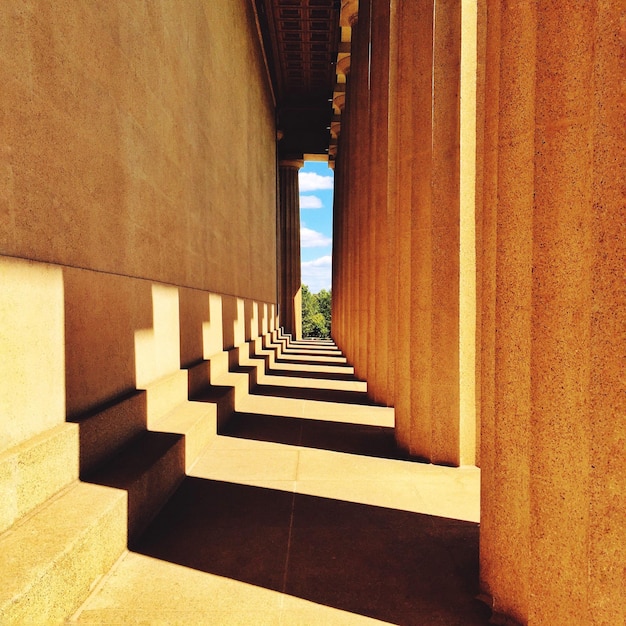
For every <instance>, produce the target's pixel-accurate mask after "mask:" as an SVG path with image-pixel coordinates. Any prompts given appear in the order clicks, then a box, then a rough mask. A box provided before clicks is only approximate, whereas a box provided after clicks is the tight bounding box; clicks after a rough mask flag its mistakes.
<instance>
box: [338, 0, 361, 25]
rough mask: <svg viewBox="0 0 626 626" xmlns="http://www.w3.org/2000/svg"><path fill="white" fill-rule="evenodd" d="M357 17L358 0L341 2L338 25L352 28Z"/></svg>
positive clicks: (343, 0)
mask: <svg viewBox="0 0 626 626" xmlns="http://www.w3.org/2000/svg"><path fill="white" fill-rule="evenodd" d="M358 17H359V0H342V2H341V12H340V14H339V24H340V25H341V26H349V27H352V26H354V25H355V24H356V22H357V20H358Z"/></svg>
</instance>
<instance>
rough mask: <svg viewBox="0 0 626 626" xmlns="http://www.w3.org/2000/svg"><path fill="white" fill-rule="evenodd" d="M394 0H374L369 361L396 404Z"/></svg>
mask: <svg viewBox="0 0 626 626" xmlns="http://www.w3.org/2000/svg"><path fill="white" fill-rule="evenodd" d="M389 20H390V3H389V0H372V5H371V19H370V24H371V26H370V28H371V36H370V40H371V62H370V136H369V145H370V153H369V159H370V161H369V172H370V205H371V216H372V219H371V228H370V237H371V243H370V250H371V259H372V269H371V271H372V275H373V284H372V288H371V297H372V300H371V304H370V313H371V314H370V316H369V325H370V327H369V337H370V351H371V357H370V358H371V363H370V364H368V381H367V382H368V391H369V393H370V395H371V396H372V398H373V399H374V400H376V401H377V402H381V403H384V404H387V405H388V406H391V405H392V403H393V397H392V394H391V393H390V389H389V379H390V378H392V377H390V376H389V372H390V362H393V361H392V355H391V352H392V350H393V347H392V346H390V345H389V339H390V333H389V329H390V322H392V321H393V320H394V319H395V317H393V316H392V315H391V310H390V305H389V293H390V288H391V284H390V281H389V279H388V271H389V265H390V262H391V258H392V252H393V250H394V246H393V240H391V239H390V232H389V231H390V224H389V217H388V210H387V208H388V204H389V203H388V200H387V193H388V175H389V171H388V159H387V154H388V149H389V141H388V118H389V70H390V68H389V26H390V22H389Z"/></svg>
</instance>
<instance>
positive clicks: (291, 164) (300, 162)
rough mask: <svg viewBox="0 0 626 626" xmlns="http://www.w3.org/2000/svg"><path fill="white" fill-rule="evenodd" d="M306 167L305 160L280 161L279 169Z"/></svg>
mask: <svg viewBox="0 0 626 626" xmlns="http://www.w3.org/2000/svg"><path fill="white" fill-rule="evenodd" d="M303 165H304V159H280V161H278V166H279V167H294V168H296V169H300V168H301V167H302V166H303Z"/></svg>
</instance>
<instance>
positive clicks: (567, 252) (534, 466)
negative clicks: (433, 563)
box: [481, 0, 626, 626]
mask: <svg viewBox="0 0 626 626" xmlns="http://www.w3.org/2000/svg"><path fill="white" fill-rule="evenodd" d="M622 12H623V9H621V8H620V6H619V3H614V2H609V1H606V2H605V1H598V2H585V3H577V4H576V5H575V6H572V5H567V6H566V5H562V4H559V3H554V2H549V1H547V0H546V1H543V0H540V1H530V0H528V1H526V2H518V3H509V2H500V3H487V33H488V34H487V66H486V77H487V87H486V91H487V93H488V94H489V97H488V98H487V111H486V116H485V117H486V127H485V130H486V132H485V151H484V155H485V162H484V165H485V169H484V172H485V185H484V187H483V189H484V190H485V208H486V207H487V202H488V201H489V200H490V201H492V202H495V207H496V209H495V210H496V214H495V222H496V223H495V232H496V241H495V245H494V243H493V238H492V235H491V234H490V233H492V232H493V230H494V224H493V223H490V220H491V217H492V216H491V210H489V211H488V212H487V213H484V218H485V219H483V225H484V226H485V227H486V230H485V232H484V233H483V241H484V242H488V245H489V246H492V247H494V248H495V294H493V296H492V297H493V298H494V299H495V319H494V327H493V329H492V330H491V331H489V329H488V327H487V326H486V322H487V321H488V320H490V319H491V304H490V303H488V302H486V301H485V296H486V295H487V294H489V289H486V290H484V292H483V298H482V300H483V313H484V315H483V339H484V338H485V336H486V333H487V332H489V333H491V332H493V337H494V342H495V351H494V361H495V363H494V367H493V368H490V367H489V364H488V363H487V368H486V371H485V372H483V374H485V373H487V372H491V371H493V377H494V384H493V386H492V385H490V384H485V383H486V382H487V377H486V376H483V391H484V393H483V402H482V405H483V418H484V419H483V445H482V448H483V454H482V459H483V476H484V477H485V478H484V480H483V492H484V499H483V502H484V504H485V506H484V507H483V511H482V513H481V585H482V587H483V590H484V591H485V593H486V594H488V595H489V596H490V597H491V599H492V602H493V605H494V610H495V612H496V613H499V614H502V615H505V616H506V617H507V618H510V619H513V620H515V621H516V622H519V623H522V624H526V623H536V624H590V625H593V626H595V625H599V624H613V623H622V622H623V619H624V615H625V609H626V606H625V605H626V602H625V600H624V593H623V581H624V579H623V574H624V569H623V568H624V563H625V562H626V547H625V544H624V541H623V529H624V527H625V525H626V506H625V505H624V499H623V494H624V493H625V492H626V480H625V478H624V477H625V476H626V461H625V457H624V442H625V441H626V422H625V420H624V414H625V413H624V406H625V401H624V381H623V371H624V355H625V354H626V335H625V333H624V332H623V329H624V328H625V327H626V289H625V288H624V267H625V260H626V208H625V207H626V205H625V202H624V182H623V173H624V171H626V156H625V151H624V145H626V141H625V139H626V136H625V135H626V133H625V131H624V123H623V122H624V111H623V87H622V84H621V81H622V77H623V75H624V71H625V64H626V61H625V57H624V43H623V41H622V40H621V39H620V37H621V34H622V33H621V23H620V21H621V20H622V19H623V15H622ZM492 95H493V96H495V98H494V99H492V98H491V96H492ZM494 113H495V114H497V119H496V118H495V117H494ZM494 151H497V167H496V168H495V170H494V158H493V157H494ZM487 194H488V195H487ZM485 235H487V236H485ZM485 269H487V268H485ZM483 271H484V272H485V270H483ZM487 276H488V273H486V272H485V277H487ZM485 356H488V353H487V354H486V355H485ZM489 393H493V396H494V397H493V403H492V401H491V400H490V398H489Z"/></svg>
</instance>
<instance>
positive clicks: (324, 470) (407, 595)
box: [73, 340, 489, 626]
mask: <svg viewBox="0 0 626 626" xmlns="http://www.w3.org/2000/svg"><path fill="white" fill-rule="evenodd" d="M365 391H366V386H365V383H363V382H360V381H357V380H356V379H355V378H354V375H353V370H352V368H351V367H349V366H348V365H347V364H346V363H345V359H344V358H343V357H342V356H341V354H340V353H339V351H338V350H337V349H336V348H335V347H334V345H333V344H331V343H330V342H325V341H314V340H305V341H301V342H291V344H290V345H289V347H288V348H286V349H284V350H283V351H282V353H281V354H279V355H278V357H277V358H276V361H275V363H274V364H273V365H272V367H271V368H269V367H268V368H266V370H265V373H264V374H260V375H259V378H258V384H257V386H256V387H255V388H253V389H252V391H251V392H250V393H249V394H247V396H246V397H245V398H244V399H243V400H241V401H238V402H237V404H236V407H235V408H236V412H235V414H234V415H233V416H232V418H231V420H230V421H229V422H228V426H227V428H225V429H224V432H222V433H221V434H218V435H216V436H215V437H214V438H213V440H212V442H211V444H210V445H209V447H208V448H207V449H206V450H205V451H204V453H203V454H202V455H201V457H200V458H199V460H198V461H197V462H196V463H195V465H194V466H193V467H192V468H191V470H190V471H189V472H188V475H187V476H186V478H185V479H184V481H183V483H182V485H181V486H180V488H179V489H178V491H177V492H176V494H175V495H174V497H173V498H172V499H171V500H170V501H169V502H168V504H167V505H166V506H165V507H164V509H163V510H162V511H161V513H160V514H159V515H158V516H157V518H156V519H155V520H154V522H153V523H152V524H151V526H150V527H149V528H148V530H147V531H146V532H145V533H144V534H143V535H142V537H141V538H140V540H139V541H138V543H137V545H134V546H133V549H132V551H129V552H126V553H125V554H124V555H123V556H122V557H121V559H120V560H119V561H118V563H117V565H116V566H115V567H114V568H113V570H112V571H111V572H110V573H109V574H108V575H107V576H106V577H105V579H103V580H102V581H100V583H99V585H98V586H97V587H96V588H95V589H94V590H93V593H92V595H91V596H90V598H89V599H88V600H87V601H86V602H85V604H84V605H83V607H82V608H81V609H80V611H79V612H78V613H77V614H76V615H75V616H74V619H73V621H74V622H78V623H80V624H139V623H141V624H220V625H229V624H251V625H252V624H254V625H257V624H284V625H292V624H299V625H308V624H311V625H313V624H333V625H334V624H346V625H348V624H369V623H391V624H406V625H410V624H416V625H425V626H430V625H441V626H454V625H459V626H461V625H462V626H472V625H482V624H487V623H488V613H489V611H488V610H486V608H485V607H484V606H483V605H481V604H480V603H479V602H478V601H477V600H475V595H476V594H477V592H478V588H477V582H478V525H477V522H478V519H479V471H478V470H477V469H476V468H473V467H464V468H447V467H438V466H433V465H426V464H421V463H415V462H409V461H406V460H403V459H401V458H399V457H398V456H397V453H396V451H395V446H394V440H393V419H394V416H393V409H389V408H385V407H379V406H373V405H372V404H371V403H370V402H369V401H368V400H367V397H366V394H365ZM197 400H198V401H201V399H197Z"/></svg>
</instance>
